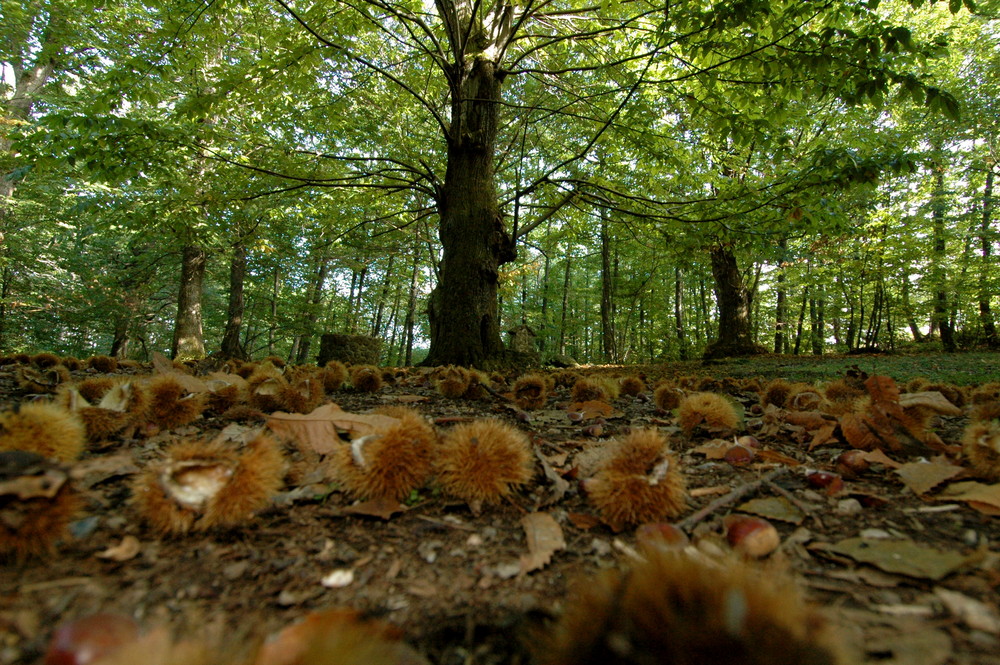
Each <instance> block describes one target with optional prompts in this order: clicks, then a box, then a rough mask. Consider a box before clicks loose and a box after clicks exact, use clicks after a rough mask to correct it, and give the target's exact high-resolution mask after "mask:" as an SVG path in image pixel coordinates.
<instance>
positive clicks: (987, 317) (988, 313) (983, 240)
mask: <svg viewBox="0 0 1000 665" xmlns="http://www.w3.org/2000/svg"><path fill="white" fill-rule="evenodd" d="M993 168H994V166H992V165H991V166H990V168H989V169H988V170H987V171H986V185H985V186H984V187H983V216H982V221H981V223H980V231H979V243H980V250H981V252H982V269H981V270H980V272H979V319H980V321H981V322H982V325H983V338H984V341H985V342H986V345H987V346H989V347H990V348H994V349H995V348H997V347H998V346H1000V338H998V337H997V328H996V323H995V322H994V321H993V311H992V309H991V308H990V294H991V290H990V280H989V275H990V274H991V272H992V268H993V266H992V258H991V256H992V253H993V236H992V231H991V229H990V225H991V224H992V223H993V180H994V177H995V176H994V173H993Z"/></svg>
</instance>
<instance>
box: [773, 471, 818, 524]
mask: <svg viewBox="0 0 1000 665" xmlns="http://www.w3.org/2000/svg"><path fill="white" fill-rule="evenodd" d="M767 486H768V487H770V488H771V489H772V490H774V491H775V492H777V493H778V494H780V495H781V496H783V497H785V498H786V499H788V500H789V501H790V502H791V504H792V505H793V506H795V507H796V508H798V509H799V510H801V511H802V512H803V513H805V514H806V515H808V516H809V517H811V518H813V521H815V522H816V526H818V527H819V528H821V529H825V528H826V527H825V526H823V520H821V519H820V518H819V515H817V514H816V513H815V512H814V511H812V510H810V509H809V507H808V506H807V505H806V504H804V503H802V502H801V501H799V500H798V498H797V497H796V496H795V495H794V494H792V493H791V492H789V491H788V490H786V489H785V488H784V487H781V486H780V485H775V484H774V483H772V482H770V481H768V483H767Z"/></svg>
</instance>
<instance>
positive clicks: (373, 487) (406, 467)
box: [334, 407, 437, 501]
mask: <svg viewBox="0 0 1000 665" xmlns="http://www.w3.org/2000/svg"><path fill="white" fill-rule="evenodd" d="M376 413H381V414H383V415H387V416H391V417H393V418H397V419H398V420H399V422H398V423H397V424H396V425H393V426H391V427H389V428H387V429H386V430H384V431H380V432H375V433H373V434H369V435H367V436H363V437H360V438H358V439H355V440H354V441H352V442H351V445H349V446H342V447H341V448H339V449H338V450H337V453H336V455H335V459H334V477H335V478H336V479H337V480H338V481H339V482H340V483H341V485H342V486H343V488H344V489H345V490H346V491H347V492H348V493H349V494H351V495H352V496H354V497H356V498H359V499H394V500H396V501H402V500H403V499H405V498H406V497H407V496H409V495H410V493H411V492H412V491H413V490H415V489H418V488H420V487H422V486H423V485H424V483H425V482H427V479H428V477H429V476H430V473H431V457H432V453H433V449H434V444H435V442H436V440H437V434H436V433H435V431H434V428H433V427H431V425H430V424H429V423H428V422H427V421H426V420H425V419H424V418H423V417H421V416H420V414H419V413H417V412H416V411H414V410H412V409H408V408H405V407H395V408H386V409H380V410H378V411H376Z"/></svg>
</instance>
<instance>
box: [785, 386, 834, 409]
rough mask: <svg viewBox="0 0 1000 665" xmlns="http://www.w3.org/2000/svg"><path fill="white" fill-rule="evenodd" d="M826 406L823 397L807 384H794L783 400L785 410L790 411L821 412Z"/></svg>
mask: <svg viewBox="0 0 1000 665" xmlns="http://www.w3.org/2000/svg"><path fill="white" fill-rule="evenodd" d="M826 406H827V402H826V399H825V398H824V395H823V394H822V393H821V392H820V391H819V389H817V388H816V387H815V386H811V385H809V384H808V383H796V384H794V385H793V386H792V389H791V391H790V392H789V393H788V397H787V398H785V408H786V409H788V410H790V411H821V410H825V407H826Z"/></svg>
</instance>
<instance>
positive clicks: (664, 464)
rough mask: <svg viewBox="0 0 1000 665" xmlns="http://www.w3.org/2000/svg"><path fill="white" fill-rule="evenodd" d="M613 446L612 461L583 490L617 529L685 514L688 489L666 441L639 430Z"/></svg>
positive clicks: (602, 516)
mask: <svg viewBox="0 0 1000 665" xmlns="http://www.w3.org/2000/svg"><path fill="white" fill-rule="evenodd" d="M610 445H611V447H612V448H611V450H610V451H608V457H607V459H606V460H605V461H604V463H603V464H602V465H601V466H600V468H599V469H598V471H597V473H596V474H595V475H594V477H592V478H588V479H586V480H585V481H584V484H583V487H584V490H585V491H586V493H587V498H588V500H589V501H590V502H591V503H592V504H593V505H594V507H596V508H597V510H598V512H599V513H600V515H601V518H602V519H603V520H604V521H605V522H606V523H607V524H608V525H609V526H610V527H611V528H612V529H614V530H615V531H621V530H622V529H624V528H626V527H629V526H636V525H639V524H642V523H644V522H660V521H664V520H669V519H672V518H674V517H677V516H678V515H680V514H681V513H682V512H683V511H684V508H685V507H686V505H687V493H686V491H685V486H686V483H685V481H684V476H683V474H681V471H680V468H679V465H678V462H677V458H676V457H674V456H673V455H672V454H671V453H670V445H669V443H668V442H667V439H666V438H664V437H663V435H661V434H660V433H659V432H657V431H656V430H654V429H640V430H635V431H633V432H631V433H629V435H628V436H626V437H625V438H624V439H620V440H618V441H616V442H614V443H612V444H610Z"/></svg>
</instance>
